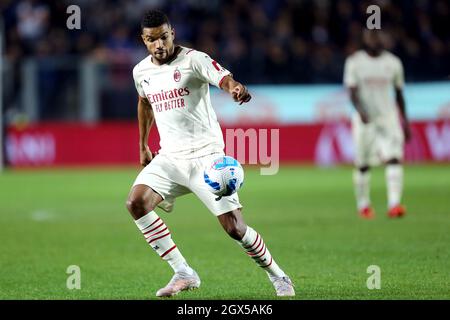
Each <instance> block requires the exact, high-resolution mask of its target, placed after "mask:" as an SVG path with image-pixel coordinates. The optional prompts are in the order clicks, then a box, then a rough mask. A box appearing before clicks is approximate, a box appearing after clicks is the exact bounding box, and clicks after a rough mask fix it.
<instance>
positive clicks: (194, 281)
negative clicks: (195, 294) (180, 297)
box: [156, 271, 201, 297]
mask: <svg viewBox="0 0 450 320" xmlns="http://www.w3.org/2000/svg"><path fill="white" fill-rule="evenodd" d="M200 283H201V281H200V278H199V276H198V274H197V272H195V271H194V272H193V273H192V274H188V273H185V272H177V273H175V274H174V275H173V277H172V279H171V280H170V281H169V283H168V284H167V285H166V286H165V287H164V288H161V289H159V290H158V291H157V292H156V296H157V297H172V296H174V295H176V294H178V293H179V292H181V291H184V290H191V289H197V288H198V287H200Z"/></svg>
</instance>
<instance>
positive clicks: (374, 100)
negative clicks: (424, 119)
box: [344, 30, 411, 219]
mask: <svg viewBox="0 0 450 320" xmlns="http://www.w3.org/2000/svg"><path fill="white" fill-rule="evenodd" d="M363 45H364V50H360V51H357V52H355V53H354V54H352V55H351V56H349V57H348V58H347V60H346V62H345V68H344V84H345V86H346V87H348V88H349V90H350V98H351V101H352V104H353V106H354V107H355V109H356V112H355V114H354V116H353V119H352V131H353V132H352V133H353V140H354V144H355V165H356V168H355V171H354V174H353V181H354V187H355V195H356V202H357V207H358V211H359V213H360V215H361V217H363V218H369V219H370V218H373V217H374V215H375V211H374V210H373V208H372V206H371V202H370V167H371V166H373V165H375V164H377V159H380V158H381V160H382V161H383V162H384V163H385V164H386V172H385V175H386V184H387V198H388V216H389V217H391V218H396V217H402V216H403V215H405V213H406V211H405V208H404V207H403V206H402V205H401V197H402V191H403V167H402V159H403V149H404V142H405V141H406V142H407V141H409V139H410V136H411V133H410V128H409V123H408V118H407V116H406V110H405V101H404V98H403V92H402V91H403V84H404V74H403V66H402V62H401V61H400V59H399V58H398V57H396V56H395V55H393V54H392V53H390V52H388V51H386V50H384V49H383V44H382V34H381V31H379V30H364V32H363ZM393 89H395V101H394V99H393V97H392V92H393Z"/></svg>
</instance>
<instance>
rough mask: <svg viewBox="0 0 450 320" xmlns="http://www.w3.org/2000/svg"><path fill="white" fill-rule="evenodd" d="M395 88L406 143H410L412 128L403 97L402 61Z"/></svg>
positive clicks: (399, 65) (399, 63)
mask: <svg viewBox="0 0 450 320" xmlns="http://www.w3.org/2000/svg"><path fill="white" fill-rule="evenodd" d="M394 86H395V101H396V102H397V107H398V110H399V112H400V116H401V121H402V127H403V133H404V135H405V141H406V142H408V141H409V140H411V128H410V125H409V120H408V115H407V114H406V103H405V98H404V96H403V86H404V72H403V65H402V63H401V61H400V60H398V70H397V73H396V75H395V79H394Z"/></svg>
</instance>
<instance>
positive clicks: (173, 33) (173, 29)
mask: <svg viewBox="0 0 450 320" xmlns="http://www.w3.org/2000/svg"><path fill="white" fill-rule="evenodd" d="M171 34H172V39H174V40H175V28H173V27H171Z"/></svg>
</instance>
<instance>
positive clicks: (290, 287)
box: [270, 276, 295, 297]
mask: <svg viewBox="0 0 450 320" xmlns="http://www.w3.org/2000/svg"><path fill="white" fill-rule="evenodd" d="M270 281H272V284H273V287H274V288H275V291H276V293H277V296H278V297H293V296H295V290H294V284H293V283H292V281H291V279H290V278H289V277H288V276H285V277H270Z"/></svg>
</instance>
